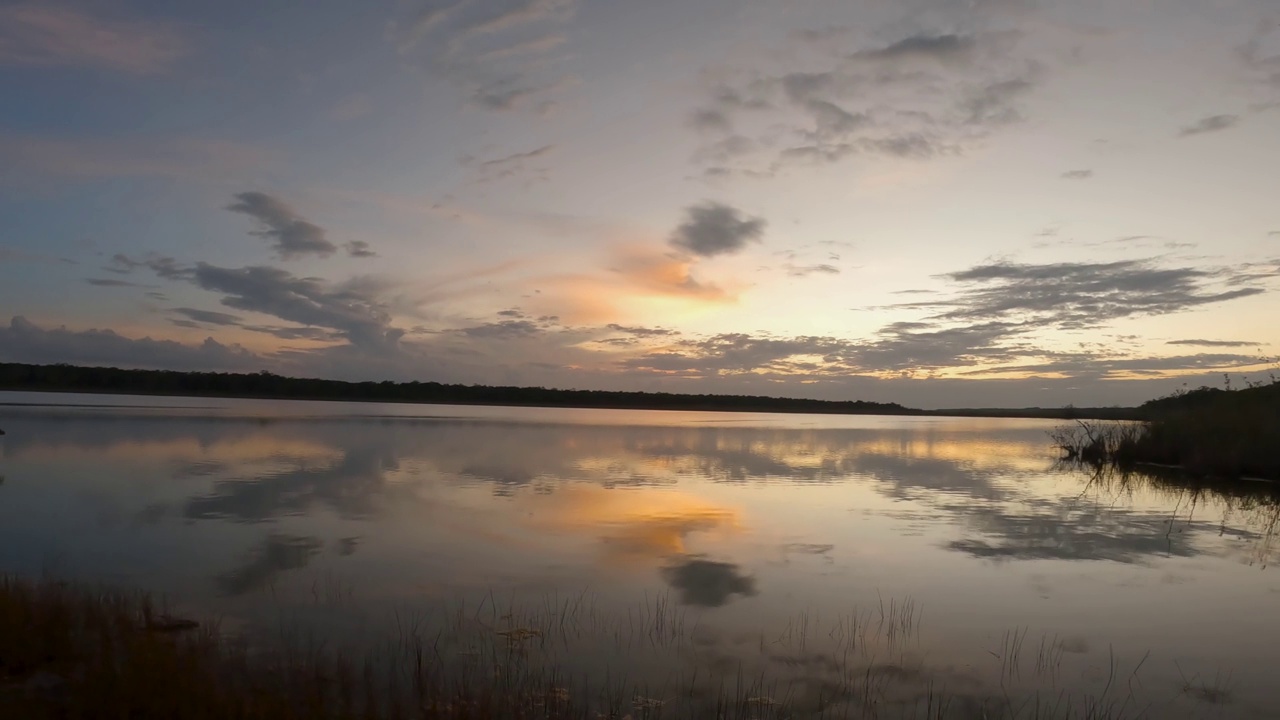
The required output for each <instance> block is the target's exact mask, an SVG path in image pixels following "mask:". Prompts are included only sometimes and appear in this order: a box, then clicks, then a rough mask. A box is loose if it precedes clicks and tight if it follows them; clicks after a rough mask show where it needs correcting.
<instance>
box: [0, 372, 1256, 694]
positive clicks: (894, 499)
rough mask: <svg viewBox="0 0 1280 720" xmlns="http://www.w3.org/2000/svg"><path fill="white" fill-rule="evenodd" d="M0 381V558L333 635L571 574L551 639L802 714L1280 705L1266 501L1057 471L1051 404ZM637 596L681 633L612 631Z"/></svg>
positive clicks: (250, 622) (650, 674) (485, 601)
mask: <svg viewBox="0 0 1280 720" xmlns="http://www.w3.org/2000/svg"><path fill="white" fill-rule="evenodd" d="M0 403H4V404H3V405H0V428H3V429H4V430H5V431H6V432H7V433H8V434H7V435H6V436H5V437H3V438H0V458H2V459H0V476H3V484H2V485H0V572H13V573H20V574H39V573H49V574H52V575H56V576H58V577H67V578H75V579H82V580H86V581H92V582H106V583H111V584H113V585H120V586H125V587H138V588H144V589H147V590H151V591H155V592H159V593H163V594H165V595H166V596H167V597H168V598H170V599H171V601H172V602H173V603H174V604H175V605H177V606H179V607H181V608H183V609H185V610H187V611H189V612H196V613H201V614H216V615H219V616H221V617H223V618H224V626H225V627H229V628H246V629H252V628H262V627H275V626H277V625H278V624H279V623H280V622H281V618H282V617H288V618H291V619H292V620H293V621H297V622H305V623H308V624H310V625H311V626H313V627H316V628H321V629H323V630H325V631H326V632H331V633H333V634H334V635H335V636H340V637H362V636H364V637H367V636H369V635H370V634H371V632H372V631H383V630H388V631H390V632H395V627H394V624H395V619H397V618H403V617H404V616H405V613H407V612H411V611H412V610H413V609H415V608H426V607H435V606H438V605H441V604H447V603H453V604H456V605H461V606H466V607H471V608H476V609H477V614H476V616H475V617H476V618H481V617H482V614H483V613H488V614H489V616H490V622H491V623H498V622H501V621H502V620H501V618H500V617H499V615H498V614H497V612H496V610H494V608H496V607H498V606H503V607H508V608H510V607H522V606H525V607H527V606H533V607H545V608H552V607H563V606H564V603H565V602H566V600H565V599H567V598H575V599H576V600H575V603H577V605H582V600H581V599H582V598H589V605H590V607H591V608H592V610H591V613H590V618H591V619H590V620H589V621H588V620H586V619H584V618H586V615H583V616H582V617H581V618H578V621H579V622H582V623H587V624H590V625H591V626H592V628H593V631H592V632H583V633H580V634H579V635H578V636H576V637H577V638H578V640H577V642H578V643H579V644H578V645H577V646H576V647H569V646H566V648H567V649H566V650H565V651H564V652H563V654H562V657H561V658H560V659H561V660H563V661H564V662H567V663H570V664H572V663H577V664H578V665H579V666H580V669H581V670H582V671H583V672H594V671H596V670H598V669H599V668H601V667H605V666H609V667H612V668H613V671H615V672H617V671H618V668H619V667H622V666H628V665H629V667H627V668H626V672H628V673H630V674H631V677H634V678H646V681H648V682H652V683H653V685H654V686H661V685H662V684H663V683H670V682H673V681H672V680H671V679H670V677H671V676H672V674H673V673H688V672H692V671H693V669H694V668H699V672H709V673H713V674H714V673H722V674H725V675H726V676H741V674H742V673H743V672H746V673H747V674H749V675H752V676H753V677H760V678H767V680H761V681H760V682H762V683H772V684H765V685H764V687H768V688H773V691H774V692H775V693H777V694H778V695H779V696H781V695H784V694H785V696H786V702H787V703H789V704H790V705H791V707H790V708H789V709H788V710H787V713H788V714H795V715H798V716H799V715H804V714H806V713H811V712H815V711H816V709H817V708H818V707H819V705H821V704H822V703H823V702H825V701H820V700H819V699H818V698H819V696H820V695H822V693H824V692H828V694H829V693H830V689H831V688H833V687H836V686H837V685H838V683H839V682H840V681H839V678H840V677H845V679H846V681H847V676H849V675H850V674H853V673H864V674H865V675H866V677H868V678H869V677H871V676H872V675H875V676H876V677H878V678H882V680H878V681H876V682H878V683H880V684H879V685H877V686H876V690H877V692H882V696H883V704H882V705H880V706H878V707H879V709H878V710H874V712H878V713H881V714H883V716H886V717H899V716H912V714H911V712H913V711H911V710H910V708H913V707H916V706H917V705H918V703H919V701H920V698H923V697H925V696H926V695H929V694H939V693H941V692H943V691H945V692H946V693H948V694H950V695H954V696H955V697H957V698H960V700H959V701H958V702H957V704H956V705H955V706H954V708H956V709H957V710H956V713H961V710H963V709H964V708H970V709H971V710H972V711H973V713H974V716H981V715H978V714H977V713H979V712H982V711H981V710H980V709H979V710H974V708H982V707H990V706H991V703H1000V702H1003V703H1004V706H1005V712H1006V714H1007V715H1019V714H1020V715H1022V716H1027V717H1030V716H1033V715H1032V714H1031V710H1030V709H1029V708H1030V706H1028V705H1019V704H1018V703H1024V702H1026V701H1027V700H1026V699H1027V698H1031V699H1034V701H1035V702H1040V701H1041V700H1044V701H1045V702H1048V700H1049V699H1052V698H1055V697H1057V698H1063V697H1072V698H1077V699H1080V701H1083V699H1085V698H1094V699H1095V700H1096V699H1097V698H1103V699H1104V700H1106V701H1116V704H1115V705H1114V706H1112V711H1113V712H1112V715H1111V716H1114V717H1120V716H1124V717H1131V716H1136V715H1138V714H1139V713H1140V712H1143V711H1145V712H1146V716H1147V717H1189V718H1198V717H1241V718H1246V717H1247V718H1252V717H1280V698H1277V697H1276V696H1275V694H1274V692H1273V688H1272V683H1273V682H1274V679H1275V673H1276V671H1275V668H1276V667H1278V666H1280V646H1278V645H1277V641H1276V638H1280V613H1277V612H1276V609H1277V607H1280V579H1277V575H1276V573H1275V572H1274V571H1272V570H1269V569H1268V565H1269V564H1270V563H1271V562H1272V561H1273V560H1274V558H1275V549H1274V545H1273V541H1272V537H1273V535H1272V533H1273V531H1274V529H1275V524H1276V517H1277V511H1276V509H1275V508H1276V506H1275V504H1274V503H1273V501H1272V498H1273V496H1272V495H1270V494H1268V493H1267V492H1265V490H1266V488H1265V486H1259V492H1257V493H1254V492H1252V491H1248V490H1245V491H1238V492H1234V493H1231V494H1220V493H1214V492H1195V491H1194V490H1193V489H1192V488H1190V487H1189V486H1188V485H1187V484H1186V483H1185V482H1181V481H1177V480H1172V481H1171V480H1167V479H1166V480H1159V479H1156V480H1152V479H1149V478H1144V477H1135V478H1129V479H1127V481H1126V480H1122V479H1120V478H1115V477H1102V478H1094V477H1091V476H1090V474H1089V473H1086V472H1082V471H1079V470H1075V469H1070V468H1061V467H1058V466H1057V465H1056V464H1055V457H1054V453H1053V452H1052V449H1051V448H1050V447H1049V445H1048V441H1047V436H1046V431H1047V430H1049V429H1051V428H1052V427H1054V426H1055V424H1056V422H1055V421H1040V420H992V419H967V418H966V419H951V418H915V417H872V416H829V415H821V416H814V415H772V414H748V413H744V414H734V413H700V412H661V411H629V410H628V411H621V410H619V411H609V410H568V409H554V410H547V409H536V408H497V407H457V406H428V405H382V404H366V403H315V402H276V401H248V400H210V399H182V398H138V397H132V398H130V397H118V396H85V395H44V394H32V393H0ZM485 608H488V609H485ZM654 608H657V610H654ZM655 613H671V614H672V617H678V618H679V622H680V626H679V628H678V632H677V631H672V632H671V634H672V635H673V636H674V635H680V636H681V639H680V642H679V643H676V645H678V647H666V646H665V645H664V644H663V643H654V642H649V643H648V644H647V645H646V646H645V648H644V651H643V652H640V651H639V650H637V649H635V648H631V647H630V646H627V647H621V648H620V647H619V643H623V642H624V641H625V642H627V643H630V642H631V641H630V640H626V639H625V638H624V635H625V633H623V632H622V631H618V630H616V627H619V626H621V627H627V623H630V628H631V629H630V630H629V631H627V632H630V633H631V634H632V635H633V636H634V635H635V634H636V632H637V631H636V630H635V625H636V623H640V624H641V625H643V624H644V623H646V622H647V623H652V622H654V615H655ZM646 618H647V619H646ZM506 622H511V620H510V619H509V618H508V619H507V620H506ZM606 628H615V629H614V630H607V631H606ZM854 628H857V630H856V631H855V630H854ZM593 633H594V634H593ZM608 633H614V634H613V635H608ZM619 633H621V634H619ZM859 633H860V636H859V638H858V641H857V643H853V642H852V640H851V638H852V637H854V636H855V635H858V634H859ZM602 638H603V639H609V638H612V646H610V643H609V642H604V640H602ZM855 644H856V645H857V647H856V649H853V650H851V647H852V646H853V645H855ZM659 646H662V647H659ZM868 682H870V681H867V682H864V687H863V688H862V690H860V691H859V692H860V693H862V695H864V696H869V693H870V691H869V690H868V688H867V687H865V685H867V683H868ZM784 690H785V692H784ZM1002 698H1003V699H1002ZM1015 698H1016V700H1015ZM863 699H864V700H865V697H864V698H863ZM779 702H781V700H779ZM913 703H916V704H913ZM1121 703H1123V705H1121ZM864 705H865V703H864ZM1076 707H1079V706H1076ZM862 709H863V710H865V709H866V708H865V707H864V708H862ZM1117 710H1122V712H1116V711H1117ZM957 716H962V715H961V714H957Z"/></svg>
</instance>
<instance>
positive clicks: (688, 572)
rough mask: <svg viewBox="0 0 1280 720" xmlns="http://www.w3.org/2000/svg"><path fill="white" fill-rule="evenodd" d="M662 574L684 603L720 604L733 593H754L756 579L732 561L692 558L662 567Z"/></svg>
mask: <svg viewBox="0 0 1280 720" xmlns="http://www.w3.org/2000/svg"><path fill="white" fill-rule="evenodd" d="M662 576H663V577H664V578H665V579H666V581H667V582H668V583H669V584H670V585H671V587H673V588H675V589H676V590H679V591H680V601H681V602H683V603H685V604H686V605H701V606H703V607H720V606H721V605H724V604H725V603H727V602H729V600H731V599H732V598H733V596H735V595H742V596H744V597H748V596H751V595H755V594H756V581H755V578H753V577H750V576H747V575H743V574H742V571H741V570H740V569H739V568H738V566H737V565H735V564H733V563H725V562H715V561H713V560H704V559H702V558H696V557H692V558H688V559H686V560H683V561H681V562H679V563H677V564H675V565H670V566H668V567H665V568H663V569H662Z"/></svg>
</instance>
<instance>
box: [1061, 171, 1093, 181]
mask: <svg viewBox="0 0 1280 720" xmlns="http://www.w3.org/2000/svg"><path fill="white" fill-rule="evenodd" d="M1062 177H1063V178H1065V179H1067V180H1088V179H1089V178H1091V177H1093V171H1092V170H1068V171H1066V172H1064V173H1062Z"/></svg>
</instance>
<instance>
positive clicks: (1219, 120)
mask: <svg viewBox="0 0 1280 720" xmlns="http://www.w3.org/2000/svg"><path fill="white" fill-rule="evenodd" d="M1239 123H1240V116H1239V115H1212V116H1210V117H1207V118H1202V119H1200V120H1198V121H1196V122H1194V123H1192V124H1190V125H1187V126H1186V127H1184V128H1182V129H1181V130H1179V131H1178V137H1190V136H1192V135H1202V134H1204V133H1211V132H1218V131H1220V130H1227V129H1230V128H1233V127H1235V126H1236V125H1238V124H1239Z"/></svg>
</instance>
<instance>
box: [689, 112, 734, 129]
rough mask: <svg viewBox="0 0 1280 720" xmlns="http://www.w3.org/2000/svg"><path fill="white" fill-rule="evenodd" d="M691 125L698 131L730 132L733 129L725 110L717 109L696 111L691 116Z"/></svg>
mask: <svg viewBox="0 0 1280 720" xmlns="http://www.w3.org/2000/svg"><path fill="white" fill-rule="evenodd" d="M689 124H690V125H692V126H693V127H694V128H695V129H697V130H705V131H712V132H729V131H730V130H731V129H732V128H733V123H732V122H731V121H730V120H729V116H728V115H727V114H726V113H725V112H724V111H723V110H718V109H716V108H703V109H701V110H695V111H694V112H693V114H692V115H690V116H689Z"/></svg>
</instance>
